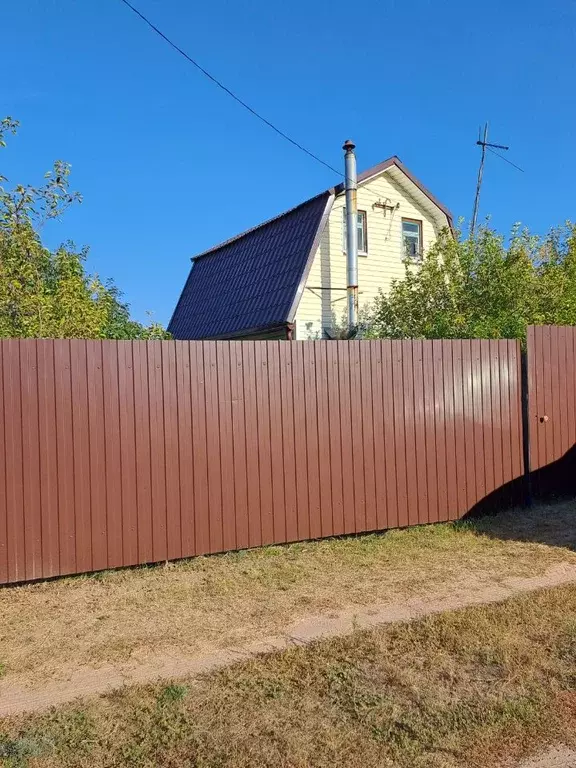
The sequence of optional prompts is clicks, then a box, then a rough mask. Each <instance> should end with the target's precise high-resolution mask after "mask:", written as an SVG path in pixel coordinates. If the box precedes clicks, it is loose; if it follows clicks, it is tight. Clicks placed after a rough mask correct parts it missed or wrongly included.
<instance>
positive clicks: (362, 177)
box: [332, 155, 454, 232]
mask: <svg viewBox="0 0 576 768" xmlns="http://www.w3.org/2000/svg"><path fill="white" fill-rule="evenodd" d="M392 166H396V168H398V169H399V170H400V171H402V173H403V174H404V175H405V176H406V178H407V179H409V180H410V181H411V182H412V184H414V186H416V187H417V188H418V189H419V190H420V192H422V194H423V195H425V197H427V198H428V199H429V200H430V202H431V203H432V204H433V205H435V206H436V208H438V209H439V210H440V211H442V213H443V214H444V216H446V219H447V221H448V226H449V228H450V229H451V230H452V232H453V231H454V217H453V216H452V212H451V211H450V209H449V208H447V207H446V206H445V205H444V203H442V202H441V201H440V200H438V198H437V197H436V196H435V195H433V194H432V192H430V190H429V189H428V188H427V187H425V186H424V184H422V182H421V181H420V180H419V179H417V178H416V176H414V174H413V173H412V172H411V171H410V170H408V168H407V167H406V166H405V165H404V163H403V162H402V161H401V160H400V158H399V157H398V156H397V155H393V156H392V157H389V158H388V159H387V160H384V161H383V162H381V163H378V165H374V166H373V167H372V168H368V169H367V170H366V171H362V173H359V174H358V184H362V183H363V182H365V181H368V179H371V178H372V177H373V176H377V175H378V174H380V173H383V172H384V171H387V170H388V169H389V168H391V167H392ZM332 192H333V193H334V195H340V194H342V192H344V184H343V183H342V184H338V185H337V186H335V187H334V188H333V189H332Z"/></svg>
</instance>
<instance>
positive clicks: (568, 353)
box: [527, 325, 576, 496]
mask: <svg viewBox="0 0 576 768" xmlns="http://www.w3.org/2000/svg"><path fill="white" fill-rule="evenodd" d="M527 357H528V425H529V435H530V470H531V474H532V485H533V490H534V493H535V495H539V496H546V495H550V494H554V495H562V494H563V493H565V492H567V491H571V492H573V490H574V488H575V487H576V483H575V479H576V460H575V456H574V451H575V445H576V418H575V415H576V328H574V327H572V326H554V325H544V326H531V327H530V328H528V334H527Z"/></svg>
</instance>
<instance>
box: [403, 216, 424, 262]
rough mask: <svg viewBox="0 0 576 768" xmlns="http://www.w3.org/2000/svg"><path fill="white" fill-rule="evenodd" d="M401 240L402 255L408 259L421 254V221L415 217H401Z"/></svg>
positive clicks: (416, 257)
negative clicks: (402, 246) (402, 245)
mask: <svg viewBox="0 0 576 768" xmlns="http://www.w3.org/2000/svg"><path fill="white" fill-rule="evenodd" d="M402 242H403V244H404V255H405V256H407V257H408V258H410V259H419V258H420V257H421V256H422V222H421V221H418V220H417V219H402Z"/></svg>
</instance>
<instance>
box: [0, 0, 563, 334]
mask: <svg viewBox="0 0 576 768" xmlns="http://www.w3.org/2000/svg"><path fill="white" fill-rule="evenodd" d="M134 4H135V5H136V6H137V7H138V8H139V9H140V10H141V11H142V12H143V13H145V14H146V15H148V16H149V17H150V18H151V20H152V21H154V22H155V23H156V24H157V25H158V26H159V27H160V28H162V29H163V30H164V31H165V33H166V34H167V35H169V36H170V37H172V38H173V39H174V40H175V42H177V43H178V44H179V45H180V46H181V47H183V48H184V49H185V50H187V51H188V52H189V53H190V54H191V55H192V56H194V57H195V58H197V59H198V60H199V61H200V63H201V64H202V65H203V66H204V67H206V68H207V69H209V70H210V71H211V72H213V74H214V75H216V76H217V77H219V78H220V79H222V80H223V81H224V82H225V83H226V84H227V85H228V86H229V87H230V88H232V89H233V90H235V91H237V93H238V94H239V95H240V96H241V97H242V98H243V99H245V100H246V101H248V102H249V103H250V104H251V105H253V106H254V107H255V108H256V109H258V110H259V111H261V112H262V113H263V114H264V115H266V116H267V117H268V118H269V119H270V120H272V121H273V122H275V123H277V124H278V125H279V126H280V127H281V128H282V129H283V130H284V131H286V132H287V133H289V134H291V135H293V136H294V138H296V139H297V140H298V141H300V142H301V143H303V144H305V145H306V146H308V147H309V148H310V149H311V150H312V151H314V152H315V153H317V154H318V155H320V156H321V157H322V158H324V159H326V161H327V162H329V163H330V164H331V165H333V166H335V167H337V168H339V167H340V166H341V164H342V154H341V145H342V142H343V141H344V139H346V138H348V137H350V138H352V139H354V141H355V142H356V144H357V154H358V164H359V168H360V169H362V168H367V167H369V166H371V165H373V164H375V163H377V162H379V161H380V160H383V159H384V158H386V157H388V156H390V155H392V154H397V155H399V156H400V158H401V159H402V161H403V162H404V163H406V165H407V166H408V167H409V168H410V169H411V170H412V171H413V172H414V173H415V174H416V175H417V176H418V177H419V178H420V179H421V180H422V181H423V182H424V183H425V184H426V185H427V186H428V187H429V188H430V189H431V190H432V191H433V192H434V193H435V194H436V195H437V196H438V197H439V198H440V199H441V200H442V201H444V202H445V203H446V204H447V205H448V206H449V207H450V208H451V209H452V211H453V212H454V214H455V215H456V216H457V217H458V216H465V217H466V218H468V217H469V216H470V212H471V207H472V202H473V194H474V186H475V177H476V172H477V164H478V148H477V147H475V146H474V142H475V140H476V138H477V131H478V126H479V124H480V123H483V122H484V121H485V120H488V121H489V122H490V131H491V136H490V138H491V139H492V140H494V141H496V142H498V143H502V144H509V145H510V147H511V150H510V152H509V153H508V156H509V158H510V159H511V160H512V161H514V162H516V163H517V164H518V165H520V166H522V167H523V168H524V169H525V172H524V173H520V172H518V171H516V170H515V169H514V168H512V167H510V166H509V165H507V164H506V163H504V162H503V161H501V160H499V159H498V158H496V157H494V156H493V155H489V156H488V161H487V167H486V172H485V183H484V187H483V198H482V201H481V211H480V213H481V217H484V216H486V215H487V214H490V215H491V216H492V222H493V224H494V225H495V226H496V227H497V228H499V229H501V230H503V231H508V230H509V228H510V226H511V225H512V224H513V223H514V222H517V221H521V222H523V223H525V224H526V225H528V226H529V227H530V228H531V229H533V230H535V231H543V230H546V229H547V228H548V227H550V226H552V225H555V224H559V223H561V222H562V221H563V220H565V219H566V218H569V217H572V218H575V205H574V204H575V203H576V194H575V189H576V149H575V139H574V126H575V123H576V87H575V83H576V54H575V50H576V5H575V4H574V3H573V2H571V0H550V1H549V2H548V3H545V4H542V3H541V2H536V0H523V1H522V2H521V1H520V0H500V2H496V0H485V2H484V3H483V4H478V3H472V2H462V0H458V1H457V0H447V1H446V2H442V0H411V2H406V0H394V1H393V2H391V1H390V0H364V2H362V3H358V4H352V3H344V2H343V1H342V0H331V2H327V0H292V1H291V2H282V3H280V2H278V0H244V1H243V2H241V3H239V2H232V1H231V0H227V1H225V0H211V2H210V3H196V2H190V0H134ZM2 54H3V55H2V60H3V65H4V66H3V77H2V90H1V92H0V104H1V107H0V112H1V113H2V114H3V115H4V114H11V115H12V116H13V117H16V118H18V119H19V120H20V121H21V123H22V126H21V131H20V134H19V136H18V138H17V139H13V140H11V142H10V146H9V149H8V150H3V151H2V154H0V163H1V166H0V170H1V171H2V172H3V173H4V174H5V175H7V176H8V177H9V178H10V179H11V180H12V181H19V182H35V181H39V180H40V179H41V177H42V173H43V172H44V171H45V170H47V169H48V168H49V167H50V165H51V163H52V161H53V160H54V159H56V158H60V159H64V160H67V161H69V162H70V163H71V164H72V166H73V175H72V181H73V187H74V188H75V189H78V190H79V191H81V192H82V193H83V195H84V203H83V205H82V206H81V207H78V208H76V209H74V210H72V211H70V212H69V213H68V214H67V215H66V217H65V218H64V219H63V220H62V222H60V223H56V224H53V225H51V226H50V227H49V229H48V230H47V232H46V238H47V240H48V241H49V243H50V244H52V245H54V244H56V243H58V242H59V241H61V240H64V239H73V240H74V241H75V242H76V243H77V244H78V245H89V246H90V248H91V250H90V257H89V268H90V270H92V271H96V272H98V273H99V274H100V275H101V276H102V277H112V278H114V280H115V281H116V283H117V284H118V285H119V287H120V288H121V289H122V290H123V291H124V293H125V298H126V299H127V300H128V302H129V303H130V305H131V307H132V312H133V315H134V316H135V317H136V318H137V319H140V320H144V319H145V317H146V315H145V312H146V310H151V311H153V312H154V317H155V319H157V320H159V321H161V322H163V323H167V322H168V320H169V318H170V315H171V312H172V310H173V307H174V304H175V302H176V300H177V298H178V296H179V293H180V290H181V288H182V285H183V282H184V280H185V277H186V275H187V273H188V270H189V267H190V262H189V257H190V256H192V255H194V254H195V253H197V252H199V251H201V250H203V249H204V248H206V247H209V246H211V245H213V244H215V243H217V242H219V241H221V240H223V239H225V238H226V237H229V236H231V235H233V234H236V233H237V232H239V231H241V230H243V229H245V228H247V227H249V226H252V225H254V224H257V223H258V222H260V221H262V220H264V219H266V218H268V217H270V216H273V215H275V214H277V213H279V212H281V211H282V210H284V209H286V208H288V207H290V206H292V205H295V204H297V203H299V202H301V201H302V200H304V199H306V198H307V197H310V196H311V195H314V194H316V193H317V192H320V191H321V190H323V189H325V188H327V187H329V186H332V185H333V184H334V183H335V182H337V181H338V180H339V179H338V178H337V177H336V176H335V175H334V174H332V173H331V172H330V171H329V170H327V169H326V168H323V167H322V166H320V165H318V164H316V163H315V162H314V161H313V160H311V159H310V158H308V157H306V156H305V155H303V154H301V153H300V152H298V151H297V150H296V149H295V148H294V147H292V146H290V145H289V144H287V143H285V142H284V141H283V140H282V139H280V138H279V137H278V136H276V135H275V134H274V133H273V132H271V131H270V129H268V128H266V127H265V126H264V125H262V124H261V123H259V122H258V121H257V120H255V119H254V118H253V117H252V116H251V115H249V114H248V113H247V112H245V111H244V110H243V109H242V108H241V107H239V106H238V105H237V104H235V103H234V102H233V101H232V100H231V99H230V98H229V97H227V96H226V95H225V94H223V93H222V92H221V91H219V90H218V89H217V88H215V86H214V85H212V84H211V83H210V82H209V81H207V80H206V79H205V78H204V77H203V76H202V75H201V74H200V73H199V72H197V71H196V70H195V69H194V68H193V67H191V66H190V65H189V64H187V63H186V62H185V61H184V59H182V58H181V57H179V56H178V55H177V54H176V53H175V52H174V51H172V50H171V49H170V48H169V47H168V46H167V45H166V44H165V43H164V42H163V41H162V40H161V39H160V38H158V37H157V36H156V35H154V34H153V33H152V32H151V31H150V30H149V29H148V28H147V27H145V25H144V24H143V23H142V22H141V21H139V20H138V19H137V18H136V16H134V14H133V13H132V12H131V11H129V9H127V8H126V6H124V5H123V4H122V3H121V2H120V0H5V2H4V3H3V4H2Z"/></svg>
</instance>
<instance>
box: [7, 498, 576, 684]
mask: <svg viewBox="0 0 576 768" xmlns="http://www.w3.org/2000/svg"><path fill="white" fill-rule="evenodd" d="M575 509H576V507H575V505H574V504H573V503H571V504H568V503H566V504H563V505H558V506H556V507H540V508H537V509H535V510H533V511H532V512H531V513H530V514H528V513H526V512H525V511H524V510H520V511H515V512H510V513H506V514H503V515H500V516H498V517H494V518H488V519H484V520H482V521H479V522H476V523H466V524H454V525H437V526H427V527H420V528H412V529H406V530H402V531H390V532H388V533H386V534H382V535H369V536H361V537H358V538H345V539H334V540H325V541H321V542H312V543H305V544H294V545H290V546H284V547H268V548H264V549H259V550H252V551H247V552H240V553H234V554H228V555H222V556H215V557H209V558H196V559H193V560H189V561H183V562H180V563H177V564H173V565H168V566H160V567H150V568H139V569H135V570H123V571H115V572H106V573H101V574H96V575H92V576H84V577H75V578H67V579H61V580H58V581H53V582H49V583H40V584H34V585H28V586H22V587H11V588H5V589H2V590H0V676H2V679H1V680H0V687H1V686H2V684H12V683H16V684H20V683H24V684H28V683H30V684H34V685H39V684H41V683H42V681H43V680H46V679H48V678H53V679H66V677H67V676H68V675H69V674H70V672H71V671H73V670H76V669H78V668H79V667H82V666H92V667H98V666H99V665H102V664H105V663H113V664H120V665H122V664H140V663H143V662H145V660H146V659H147V658H148V657H149V656H150V655H158V654H160V653H170V652H171V651H173V652H174V653H177V654H178V655H179V656H182V655H190V656H192V655H196V654H198V653H203V652H206V651H209V650H210V651H211V650H214V649H218V648H223V647H230V646H236V645H238V644H242V643H247V642H250V641H253V640H257V639H260V638H262V637H264V636H268V635H271V634H275V633H277V632H279V631H281V630H282V629H283V628H285V627H286V626H287V625H289V624H290V623H292V622H294V621H297V620H298V619H300V618H302V617H305V616H309V615H311V614H312V615H313V614H330V613H331V612H334V611H338V610H342V609H344V608H351V607H352V608H353V607H355V606H366V605H368V604H372V603H380V604H386V603H392V602H398V601H401V600H403V599H404V598H405V597H408V596H412V595H415V594H422V595H430V594H434V595H436V596H442V595H445V594H448V593H451V592H454V591H458V590H459V591H461V592H462V591H465V590H466V589H467V588H472V587H474V586H475V585H479V584H485V583H487V582H489V581H490V580H491V581H493V582H497V581H498V580H499V579H501V578H505V577H510V576H526V575H528V576H536V575H538V574H540V573H543V572H544V571H545V570H546V568H548V567H549V566H550V565H552V564H554V563H557V562H559V561H572V562H576V554H575V553H574V552H573V551H572V549H574V548H576V539H575V538H573V539H572V540H570V539H569V538H567V537H566V531H572V532H573V533H572V535H573V536H574V531H575V530H576V526H575V525H574V520H575V517H576V512H575ZM520 521H521V528H520V527H519V523H520ZM521 539H525V540H521Z"/></svg>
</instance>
